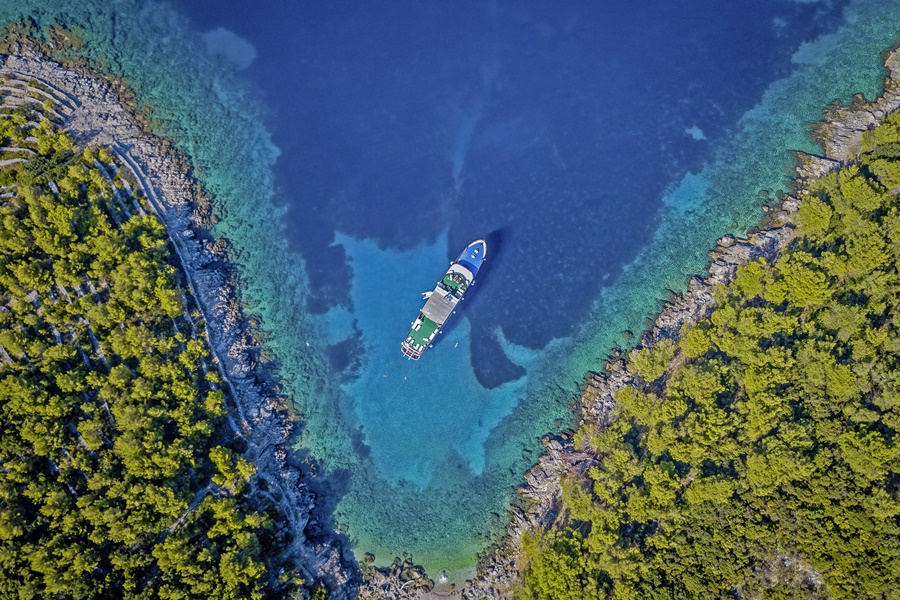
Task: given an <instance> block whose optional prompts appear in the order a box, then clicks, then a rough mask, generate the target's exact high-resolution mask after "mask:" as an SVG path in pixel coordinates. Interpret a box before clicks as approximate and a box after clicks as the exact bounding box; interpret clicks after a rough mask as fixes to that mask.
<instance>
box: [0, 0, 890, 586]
mask: <svg viewBox="0 0 900 600" xmlns="http://www.w3.org/2000/svg"><path fill="white" fill-rule="evenodd" d="M632 4H637V3H626V2H606V3H597V2H583V3H574V2H573V3H552V4H551V3H544V2H490V3H474V2H471V3H468V2H467V3H452V4H451V3H440V2H392V3H371V2H358V3H340V4H338V3H328V4H326V3H312V2H310V3H293V2H276V1H274V0H263V1H259V2H254V3H246V2H237V1H231V0H229V1H226V2H212V1H211V0H193V1H191V2H187V1H184V2H178V3H175V4H174V5H167V4H160V3H157V2H152V1H144V0H117V1H116V2H113V3H110V2H106V1H101V0H97V1H89V0H84V1H83V2H79V3H70V2H64V1H62V0H59V1H55V0H0V17H2V19H10V18H16V17H20V16H22V15H27V16H29V17H32V18H34V19H35V20H36V21H37V22H38V23H41V24H48V23H53V22H58V23H64V24H67V25H69V26H73V27H76V28H77V29H78V31H79V33H80V35H81V36H82V40H83V42H84V46H83V48H82V50H81V52H82V53H83V54H84V55H85V56H88V57H90V58H91V59H93V60H95V61H96V64H98V65H100V66H102V68H104V69H109V70H111V71H112V72H113V73H114V74H116V75H120V76H123V77H126V78H127V80H128V81H129V83H130V84H131V85H133V86H134V87H135V89H136V91H137V93H138V97H139V98H140V99H141V100H142V101H146V102H148V106H149V107H151V108H152V111H153V114H154V116H155V117H156V118H157V119H159V122H160V123H161V124H162V125H161V127H162V129H161V132H163V133H165V134H167V135H171V136H173V137H174V139H175V141H176V143H177V144H178V145H179V147H180V148H181V149H182V150H183V151H185V152H186V153H187V154H188V155H189V156H190V158H191V160H192V162H193V164H194V166H195V173H196V174H197V176H198V177H199V178H200V179H201V181H202V183H203V184H204V186H205V187H206V189H208V190H209V191H210V192H211V193H212V194H213V196H214V198H215V207H216V212H217V215H218V216H219V218H220V221H219V223H218V224H217V226H216V232H217V233H219V234H221V235H223V236H225V237H227V238H229V239H230V240H231V242H232V245H231V246H232V249H233V254H234V258H235V261H236V262H237V263H238V265H239V266H240V268H241V275H242V280H241V281H242V291H243V296H242V298H243V300H244V302H245V304H246V308H247V310H248V312H250V313H252V314H254V315H255V316H257V317H259V319H260V320H261V322H262V324H263V328H264V329H265V330H266V332H267V334H268V346H269V349H271V350H272V352H273V353H274V354H275V356H276V357H277V358H278V364H279V366H280V371H279V374H280V376H281V378H282V379H283V390H284V393H285V394H287V395H288V396H289V397H290V398H291V399H292V400H293V401H294V403H295V405H296V406H297V408H298V411H299V413H300V414H301V417H302V419H303V422H302V427H301V431H300V433H299V435H298V439H297V443H296V447H297V452H298V455H299V456H300V457H302V456H303V455H307V454H308V455H311V457H312V458H314V459H315V461H316V462H317V464H318V468H319V473H320V475H321V476H320V478H319V479H318V481H320V482H321V485H323V486H325V487H326V488H327V489H328V490H329V491H330V492H331V494H330V496H329V497H328V498H323V501H326V500H328V502H327V504H326V507H325V508H326V510H327V511H328V512H330V513H331V516H332V517H333V522H334V524H335V526H336V527H338V528H339V529H340V530H341V531H343V532H345V533H346V534H347V536H348V537H349V539H350V540H351V541H352V542H353V544H354V550H355V551H356V552H357V555H358V556H361V555H362V553H363V552H367V551H371V552H374V553H375V554H376V559H377V560H376V562H377V563H378V564H386V563H389V562H390V561H391V559H392V558H393V556H396V555H400V554H401V553H402V552H404V551H408V552H411V553H412V556H413V559H414V560H415V561H417V562H420V563H421V564H424V565H425V566H426V567H427V568H428V570H429V573H430V574H432V575H436V574H437V572H438V571H439V570H440V569H443V568H446V569H448V570H449V571H450V576H451V578H456V579H459V578H461V577H464V576H466V575H467V574H468V573H470V572H471V568H472V567H473V565H474V562H475V555H476V553H477V552H479V551H481V550H483V549H484V548H485V547H486V545H487V544H489V543H490V542H492V541H496V539H497V537H498V535H499V534H500V533H501V532H502V531H503V529H504V527H505V523H506V512H507V510H508V507H509V503H510V501H511V500H513V490H514V488H515V487H516V486H518V485H520V484H521V482H522V473H523V472H524V471H525V470H526V469H527V468H528V467H529V466H530V465H531V464H533V462H534V461H535V459H536V457H537V454H538V452H539V451H540V443H539V438H540V437H541V436H542V435H543V434H545V433H547V432H551V431H559V430H561V429H564V428H566V427H568V426H570V425H571V422H570V417H569V412H568V410H567V404H568V403H569V401H570V400H571V399H572V398H573V397H574V396H575V394H576V393H577V390H578V386H579V383H580V380H581V378H582V376H583V374H584V372H585V371H586V370H588V369H599V368H600V367H601V365H602V359H603V357H604V356H605V355H606V354H607V353H608V352H609V351H610V349H611V348H612V347H613V346H615V345H621V344H625V343H627V336H626V335H625V334H624V332H625V330H634V331H640V329H641V328H643V327H644V326H645V320H646V318H647V317H649V316H651V315H652V314H653V312H654V311H655V310H657V309H658V307H659V306H660V303H661V301H662V299H664V298H665V296H666V293H667V290H668V289H673V290H679V289H683V288H684V287H685V285H686V283H687V281H688V277H689V276H690V275H691V274H694V273H698V272H700V271H702V269H703V268H704V264H705V262H706V260H707V259H706V257H705V252H706V251H707V249H708V248H710V247H711V246H712V244H713V243H714V241H715V239H716V238H717V237H719V236H720V235H722V234H724V233H726V232H736V233H740V232H742V231H746V229H748V228H749V227H751V226H753V225H755V224H756V223H757V222H758V220H759V218H760V216H761V210H760V206H761V205H762V204H763V203H764V202H765V201H766V200H765V199H764V198H763V197H762V196H761V195H760V194H759V192H760V190H769V191H770V192H772V193H774V192H776V191H777V190H778V189H780V188H781V189H784V188H785V186H786V185H788V183H789V178H790V174H791V166H792V160H793V159H792V156H791V153H790V151H791V150H793V149H802V150H806V151H812V152H815V151H817V148H816V146H815V144H813V143H812V142H811V141H810V140H809V139H808V136H807V131H808V128H809V124H810V123H811V122H813V121H815V120H816V119H818V118H819V115H820V113H821V109H822V108H823V107H825V106H826V105H828V104H829V103H830V102H831V101H832V100H833V99H835V98H842V99H844V100H847V99H849V98H850V96H851V95H852V94H853V93H855V92H862V93H864V94H866V95H867V97H870V98H871V97H873V96H874V95H875V94H876V93H877V92H878V90H879V84H880V83H881V80H882V78H883V76H884V71H883V69H882V67H881V65H880V60H881V53H882V52H883V51H884V50H885V49H887V48H889V47H890V46H892V45H894V44H896V43H897V42H898V40H900V0H890V1H887V0H884V1H882V0H871V1H869V0H855V1H850V2H842V1H837V0H832V1H830V2H810V1H808V0H807V1H799V0H798V1H791V0H770V1H753V2H751V1H749V0H748V1H746V2H744V1H741V2H727V3H724V2H713V1H706V0H694V1H690V2H688V1H686V0H684V1H675V2H673V1H665V0H653V1H646V2H642V3H639V5H638V6H636V7H635V6H632ZM184 14H186V15H187V17H183V16H182V15H184ZM482 236H487V237H488V239H489V242H490V250H489V263H488V266H487V267H486V270H485V272H483V273H482V274H480V276H479V280H478V282H477V284H476V287H475V288H474V289H473V290H472V292H471V293H470V294H469V295H468V297H467V300H466V301H465V302H464V306H463V307H462V310H461V311H460V313H461V314H459V315H457V316H456V317H454V319H453V321H451V323H450V325H449V326H448V327H447V328H446V329H445V332H444V334H442V336H441V337H440V338H439V341H438V343H436V344H435V347H434V349H432V350H430V351H429V352H428V353H427V354H426V355H425V357H424V358H423V359H422V360H421V361H419V362H418V363H410V362H407V361H405V360H404V358H403V356H402V355H401V354H400V352H399V343H400V341H401V340H402V339H403V335H404V333H405V331H406V329H407V328H408V326H409V322H410V321H411V320H412V319H413V318H414V317H415V314H416V311H417V310H418V309H419V308H420V306H421V304H422V302H421V297H420V295H419V293H420V292H421V291H424V290H426V289H430V288H431V287H432V286H433V284H434V281H435V280H436V279H437V278H438V277H439V276H440V275H441V273H442V272H443V270H444V268H445V267H446V264H447V261H448V260H449V259H450V258H451V257H453V256H454V255H455V254H456V253H458V252H459V250H460V249H461V248H462V247H463V246H464V245H465V244H466V243H468V242H469V241H471V240H472V239H474V238H477V237H482ZM310 533H314V532H310Z"/></svg>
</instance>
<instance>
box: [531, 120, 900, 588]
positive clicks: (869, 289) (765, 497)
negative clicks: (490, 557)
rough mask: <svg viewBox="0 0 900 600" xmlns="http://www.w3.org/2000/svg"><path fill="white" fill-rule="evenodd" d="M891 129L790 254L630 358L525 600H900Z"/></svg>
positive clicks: (899, 211) (839, 175)
mask: <svg viewBox="0 0 900 600" xmlns="http://www.w3.org/2000/svg"><path fill="white" fill-rule="evenodd" d="M898 127H900V114H898V113H894V114H893V115H891V116H889V117H887V118H886V120H885V122H884V123H883V124H882V125H880V126H879V127H878V128H877V129H874V130H872V131H870V132H867V133H866V134H865V137H864V139H863V152H862V154H861V156H860V160H859V162H858V163H857V164H853V165H848V166H845V167H843V168H842V169H840V170H838V171H834V172H831V173H830V174H828V175H826V176H824V177H822V178H821V179H820V180H818V181H815V182H813V183H812V184H811V185H810V186H809V189H808V191H806V192H803V193H802V194H801V196H800V199H801V205H800V209H799V212H798V214H797V219H796V220H797V224H796V227H797V229H796V232H797V238H796V241H795V242H794V243H793V244H792V245H791V246H790V247H789V248H788V250H787V251H785V252H784V253H783V254H782V255H781V256H780V257H778V258H777V259H776V260H773V261H772V262H771V263H770V262H766V261H764V260H762V259H760V260H757V261H755V262H751V263H749V264H746V265H744V266H743V267H741V268H739V270H738V271H737V274H736V277H735V279H734V280H733V282H732V283H731V284H729V285H726V286H720V287H718V288H717V289H716V290H715V305H714V308H713V311H712V313H711V314H710V315H709V317H708V318H706V319H704V320H702V321H701V322H699V323H696V324H694V325H692V326H686V327H684V328H683V329H682V331H681V333H680V336H678V339H661V340H659V341H658V342H657V343H655V344H653V345H650V346H648V347H645V348H641V349H637V350H635V351H633V352H632V353H631V354H630V355H629V359H628V363H627V367H628V370H629V371H630V372H631V373H632V374H633V375H634V381H633V383H631V384H630V385H628V386H626V387H624V388H622V389H620V390H619V392H618V393H617V395H616V409H615V415H614V420H613V421H612V423H611V424H609V425H608V426H598V424H597V423H592V424H590V423H589V424H587V425H585V426H584V427H583V428H582V429H581V430H580V431H579V432H578V434H577V436H576V444H577V445H579V446H580V447H582V448H585V449H589V450H591V451H592V452H593V453H595V454H596V462H595V466H594V467H593V468H591V470H590V474H589V480H586V481H580V480H570V481H567V482H565V484H564V490H565V494H564V495H565V508H566V512H565V514H566V518H564V519H562V520H561V524H560V525H559V526H557V527H556V528H554V530H552V531H550V532H546V533H544V534H543V535H542V536H536V537H531V538H528V539H526V540H525V546H526V551H527V553H528V555H529V557H530V567H529V569H528V571H527V573H526V575H525V583H526V585H525V588H524V589H523V590H522V591H521V597H522V598H553V599H557V600H561V599H567V598H571V599H585V598H608V597H612V598H760V597H766V598H798V597H807V598H852V599H858V598H898V597H900V443H898V439H897V434H898V431H900V324H898V323H897V321H896V319H895V315H897V314H898V309H900V273H898V268H897V266H898V261H900V198H898V192H900V128H898Z"/></svg>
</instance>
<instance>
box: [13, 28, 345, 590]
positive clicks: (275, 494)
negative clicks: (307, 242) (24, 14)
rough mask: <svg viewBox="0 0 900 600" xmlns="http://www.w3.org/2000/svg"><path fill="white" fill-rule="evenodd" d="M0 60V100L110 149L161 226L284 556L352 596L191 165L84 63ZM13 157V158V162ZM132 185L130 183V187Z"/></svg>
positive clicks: (25, 54) (308, 576) (313, 578)
mask: <svg viewBox="0 0 900 600" xmlns="http://www.w3.org/2000/svg"><path fill="white" fill-rule="evenodd" d="M17 50H18V52H17V53H16V54H14V55H5V56H0V80H3V81H4V85H3V96H4V97H5V100H6V103H7V104H9V105H10V106H13V107H15V106H22V105H24V106H27V105H29V103H32V102H34V99H36V100H37V101H38V102H46V108H47V109H48V110H49V111H50V112H51V116H52V118H53V119H54V121H56V122H57V123H59V124H61V125H60V126H61V129H62V131H63V132H64V133H65V134H66V135H68V136H69V137H70V138H71V139H72V140H73V141H74V143H75V145H76V148H87V147H90V148H97V147H103V148H108V149H110V151H111V154H112V161H113V163H114V164H116V165H119V167H118V168H119V170H120V171H121V172H122V173H121V174H122V175H127V176H126V177H124V180H126V181H130V182H132V185H134V186H135V188H136V189H135V190H129V191H133V192H134V193H136V194H138V195H140V196H142V197H143V198H144V200H145V202H146V205H147V206H148V207H149V208H150V209H151V210H152V212H153V213H155V214H156V215H157V216H158V217H159V219H160V220H161V221H162V222H163V223H164V224H165V227H166V231H167V233H168V236H169V239H170V241H171V245H172V248H173V249H174V251H175V253H176V254H177V258H178V263H179V265H180V267H181V269H182V271H183V275H184V281H185V282H186V284H187V289H186V290H184V291H185V292H186V294H185V295H186V298H185V300H186V301H187V304H188V306H189V307H193V308H195V309H196V310H197V311H198V312H199V319H197V320H195V321H196V323H195V324H196V325H197V327H199V328H200V329H201V330H202V331H203V333H204V334H205V337H206V338H207V340H208V342H209V345H210V347H211V349H212V351H213V361H212V362H213V363H214V364H215V367H216V369H217V370H218V372H219V375H220V377H221V379H222V380H223V381H224V382H225V384H226V389H227V391H228V392H230V393H228V395H227V398H228V404H229V406H230V410H231V412H232V416H231V417H230V421H231V423H232V426H233V428H234V429H235V431H236V432H237V434H238V435H239V436H240V437H241V438H242V439H243V440H245V442H246V447H247V450H246V452H245V454H244V455H245V457H246V458H247V459H249V460H251V461H252V462H253V463H254V464H255V465H256V468H257V473H258V477H257V478H255V480H254V482H253V485H254V487H255V490H256V493H258V494H260V495H261V496H264V497H265V498H267V499H268V500H269V501H271V502H272V503H274V504H275V505H277V507H278V509H279V512H280V514H281V515H282V517H283V518H284V519H285V520H286V521H287V525H288V528H289V530H290V532H291V536H290V537H291V539H292V541H291V546H290V549H289V552H290V554H292V555H294V556H295V557H296V558H295V561H296V563H297V564H299V565H301V566H300V568H301V570H302V572H303V577H304V579H305V580H306V581H307V582H309V583H313V582H316V583H317V584H318V585H322V586H324V587H326V588H327V589H329V590H330V591H331V593H332V597H335V598H341V597H352V596H353V595H354V590H355V587H356V584H355V583H354V580H355V577H356V576H355V575H354V572H353V570H352V567H351V566H350V565H349V564H348V563H347V562H346V561H345V560H344V559H343V556H342V552H343V550H342V548H341V547H340V544H339V543H338V542H337V541H336V540H334V539H331V538H329V537H327V535H320V536H319V537H318V538H317V539H315V540H312V539H308V538H307V535H306V533H305V532H306V531H309V530H314V531H322V530H324V529H327V528H322V527H320V526H318V525H317V524H316V523H315V518H314V517H313V516H312V512H313V510H314V508H315V505H316V497H315V495H314V493H313V492H312V491H311V490H310V488H309V486H308V484H307V482H306V481H304V479H303V477H302V475H301V473H300V471H299V470H298V469H296V468H294V467H292V466H291V465H290V464H289V459H288V455H289V452H290V450H289V447H288V444H289V442H290V438H291V432H292V428H293V423H294V421H293V419H294V417H293V415H292V413H291V411H290V409H289V408H288V407H287V405H286V403H285V401H284V400H283V399H282V398H279V397H278V395H277V393H276V392H275V390H274V389H273V384H272V383H271V378H270V377H269V376H268V374H267V373H265V370H264V366H263V365H262V364H261V363H260V361H259V360H258V357H257V354H258V352H257V351H256V347H255V346H256V344H255V342H254V332H253V330H252V328H251V327H250V325H249V324H248V322H247V321H246V319H245V318H244V315H243V312H242V309H241V304H240V295H239V283H238V272H237V270H236V268H235V267H234V265H233V264H232V263H231V261H230V260H229V257H228V244H227V242H226V241H225V240H221V239H220V240H216V239H213V238H211V237H210V236H209V234H208V233H207V231H206V229H205V225H206V224H207V223H208V206H209V202H208V200H207V199H205V198H204V196H203V194H202V191H201V190H200V189H199V187H198V185H197V182H196V181H195V180H194V179H193V178H192V177H191V174H190V167H189V162H188V160H186V159H185V158H184V157H183V156H181V155H180V154H179V153H178V152H176V151H175V150H174V148H173V146H172V145H171V144H170V143H168V142H166V141H165V140H162V139H160V138H158V137H155V136H153V135H151V134H150V133H148V131H147V130H146V127H144V126H143V125H142V123H141V121H140V120H139V119H138V118H136V116H135V114H134V110H133V108H131V107H129V106H128V105H127V103H126V101H125V100H123V97H126V96H127V90H126V89H125V88H123V87H122V86H121V85H120V84H117V83H116V82H114V81H111V80H109V79H108V78H105V77H103V76H102V75H100V74H98V73H96V72H93V71H91V70H89V69H87V68H86V67H83V66H75V67H72V68H66V67H63V66H61V65H60V64H58V63H56V62H54V61H52V60H49V59H48V58H46V57H45V56H43V55H42V54H41V53H40V52H39V50H37V49H36V48H33V47H30V46H29V45H27V44H26V45H23V46H22V45H20V46H19V47H18V48H17ZM14 160H15V159H14ZM126 185H128V184H126Z"/></svg>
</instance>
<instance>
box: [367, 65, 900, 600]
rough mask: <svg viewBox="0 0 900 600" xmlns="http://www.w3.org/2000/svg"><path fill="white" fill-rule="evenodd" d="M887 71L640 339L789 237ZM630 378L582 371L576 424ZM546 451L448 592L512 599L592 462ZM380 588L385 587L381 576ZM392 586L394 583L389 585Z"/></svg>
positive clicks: (892, 81) (860, 130) (889, 97)
mask: <svg viewBox="0 0 900 600" xmlns="http://www.w3.org/2000/svg"><path fill="white" fill-rule="evenodd" d="M884 63H885V66H886V67H887V69H888V76H887V78H886V79H885V81H884V87H883V92H882V94H881V95H880V96H879V97H878V98H877V99H876V100H875V101H873V102H867V101H866V100H865V99H864V98H862V97H861V96H857V97H855V98H854V101H853V103H852V104H850V105H847V106H844V105H841V104H840V103H837V102H835V103H834V104H833V105H832V106H831V107H829V108H827V109H826V110H824V111H823V120H822V121H821V122H820V123H818V124H816V125H815V127H814V128H813V131H812V136H813V138H814V139H815V140H816V141H817V142H818V143H819V144H820V145H821V146H822V148H823V149H824V153H823V155H822V156H817V155H811V154H806V153H802V152H797V153H795V154H796V157H797V166H796V172H797V177H796V178H795V180H794V188H793V190H792V191H791V192H790V193H788V194H785V195H784V196H782V197H781V198H780V203H779V205H778V206H776V207H763V211H764V226H765V229H762V230H760V231H754V232H751V233H750V234H749V235H748V236H747V237H746V238H745V239H735V238H734V237H733V236H731V235H726V236H724V237H722V238H721V239H720V240H718V242H717V244H716V246H715V248H714V249H713V250H711V251H710V252H709V256H710V259H711V262H710V265H709V268H708V272H707V274H706V275H705V276H703V277H692V278H691V280H690V282H689V283H688V288H687V291H685V293H684V294H680V295H678V296H676V297H674V298H672V299H671V300H669V301H668V302H667V303H666V304H665V305H664V306H663V308H662V310H661V311H660V313H659V314H658V315H657V317H656V318H655V320H654V321H653V323H652V326H651V327H650V328H649V329H648V330H647V331H645V332H644V333H643V335H642V336H641V338H640V345H641V346H647V345H651V344H653V343H655V342H656V341H658V340H660V339H662V338H674V339H678V337H679V332H680V330H681V327H682V325H684V324H685V323H690V322H696V321H699V320H701V319H703V318H705V317H707V316H708V315H709V313H710V311H711V309H712V305H713V288H714V287H715V286H717V285H720V284H724V283H727V282H729V281H731V280H732V279H733V278H734V275H735V272H736V270H737V268H738V267H739V266H740V265H743V264H746V263H747V262H750V261H753V260H757V259H759V258H762V259H764V260H766V261H769V262H770V263H771V262H774V261H775V260H777V259H778V258H779V257H780V256H781V254H782V252H783V251H784V249H785V248H787V246H788V245H789V244H790V243H791V242H792V241H793V239H794V227H793V224H792V221H793V218H794V215H795V214H796V212H797V209H798V208H799V205H800V200H799V198H798V196H800V195H801V193H802V192H803V191H804V190H805V189H806V187H807V186H808V184H809V182H811V181H813V180H814V179H817V178H819V177H821V176H822V175H824V174H826V173H828V172H830V171H833V170H836V169H839V168H840V167H841V166H843V165H845V164H847V163H851V162H853V161H855V160H856V159H857V157H858V155H859V152H860V149H861V147H862V137H863V134H864V133H865V132H866V131H868V130H870V129H872V128H874V127H875V126H876V125H878V124H880V123H881V121H882V119H883V118H884V117H885V116H886V115H887V114H889V113H891V112H893V111H895V110H897V109H898V108H900V49H894V50H892V51H890V52H888V53H886V54H885V57H884ZM632 379H633V376H632V374H631V373H629V372H628V370H627V368H626V366H625V360H624V357H623V356H622V355H621V353H618V352H617V353H616V355H614V356H612V357H610V359H609V360H608V361H607V363H606V365H604V368H603V370H602V371H601V372H591V373H588V374H587V376H586V378H585V382H584V384H583V388H582V393H581V397H580V402H579V406H578V407H577V410H578V411H579V417H580V423H579V426H583V425H585V424H592V425H593V426H595V427H603V426H604V425H605V424H608V423H609V419H610V418H611V415H612V410H613V408H614V407H615V400H614V397H615V393H616V392H617V391H618V390H619V389H621V388H622V387H624V386H625V385H627V384H628V383H630V382H631V381H632ZM543 443H544V447H545V452H544V454H543V455H542V456H541V457H540V459H539V460H538V463H537V464H536V465H535V466H534V467H533V468H532V469H531V470H530V471H529V472H528V473H527V474H526V475H525V484H524V485H523V486H522V488H520V490H519V496H520V497H521V500H522V502H521V505H520V506H517V507H514V508H513V509H512V510H511V512H510V525H509V528H508V530H507V534H506V537H505V538H504V541H503V542H502V544H500V545H499V546H495V547H493V548H491V549H490V550H489V551H488V552H486V553H485V554H484V555H483V556H481V557H480V560H479V565H478V576H477V577H476V578H475V579H473V580H472V581H469V582H466V585H465V586H462V587H461V589H459V590H458V591H457V592H455V593H454V594H453V595H455V596H457V597H459V598H463V599H464V600H480V599H484V598H490V599H501V598H510V597H511V596H512V593H513V591H514V589H515V587H516V586H517V585H518V584H519V583H520V582H521V576H522V570H523V568H524V561H525V557H524V556H523V553H522V547H521V541H522V536H523V535H525V534H527V533H532V532H537V531H540V530H542V529H547V528H549V527H553V526H555V525H558V524H559V523H560V522H561V521H563V520H564V519H565V515H564V514H561V512H562V510H563V507H562V504H561V501H562V489H561V481H562V480H563V479H565V478H567V477H571V476H573V475H582V474H585V473H586V472H587V470H588V469H589V468H590V467H591V466H592V465H593V464H594V461H595V460H596V458H595V457H594V456H593V455H592V454H591V453H590V452H584V451H579V450H577V449H576V448H575V446H574V445H573V443H572V437H571V435H569V434H568V433H563V434H559V435H554V436H546V437H545V438H544V440H543ZM382 585H383V586H384V588H385V589H388V588H390V586H388V585H387V584H386V583H384V582H382ZM391 589H394V590H397V589H398V588H397V586H396V585H395V586H393V588H391ZM386 597H392V598H429V597H432V596H431V595H428V594H419V595H415V594H402V593H398V594H396V595H392V596H386Z"/></svg>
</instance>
